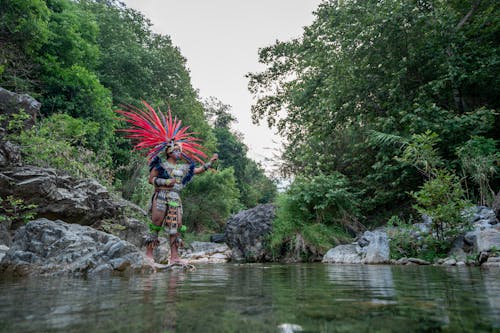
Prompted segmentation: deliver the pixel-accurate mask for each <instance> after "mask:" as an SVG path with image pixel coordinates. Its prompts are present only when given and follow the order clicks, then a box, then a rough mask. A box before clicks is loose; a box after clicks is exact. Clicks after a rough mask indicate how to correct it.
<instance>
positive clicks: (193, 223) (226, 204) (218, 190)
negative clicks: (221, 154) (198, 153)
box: [181, 168, 241, 232]
mask: <svg viewBox="0 0 500 333" xmlns="http://www.w3.org/2000/svg"><path fill="white" fill-rule="evenodd" d="M181 196H182V206H183V210H184V216H183V220H184V222H185V223H186V225H187V226H188V227H189V228H190V230H191V231H195V232H203V231H215V232H219V231H221V230H222V227H223V226H224V223H225V222H226V219H227V218H228V217H229V215H230V214H231V213H234V212H236V211H237V210H239V209H240V208H241V205H240V204H239V200H238V199H239V192H238V188H237V187H236V180H235V177H234V171H233V168H227V169H224V170H222V171H218V172H215V171H207V172H205V173H204V174H202V175H197V176H194V178H193V180H192V181H191V182H190V183H189V184H188V185H187V186H186V188H185V189H184V191H183V192H182V193H181Z"/></svg>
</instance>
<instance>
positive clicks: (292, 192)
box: [268, 173, 358, 260]
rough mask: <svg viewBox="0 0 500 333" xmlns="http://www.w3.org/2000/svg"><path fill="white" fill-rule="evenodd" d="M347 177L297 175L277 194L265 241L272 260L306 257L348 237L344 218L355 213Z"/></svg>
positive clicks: (356, 211)
mask: <svg viewBox="0 0 500 333" xmlns="http://www.w3.org/2000/svg"><path fill="white" fill-rule="evenodd" d="M357 202H358V200H357V198H356V196H355V195H353V194H352V193H351V192H350V191H349V187H348V182H347V178H346V177H344V176H343V175H341V174H339V173H337V174H333V175H330V176H325V175H321V176H318V177H314V178H311V179H306V178H297V179H295V181H294V182H293V184H292V185H291V187H290V189H289V190H288V191H287V193H285V194H282V195H280V196H279V198H278V201H277V216H276V219H275V220H274V222H273V230H272V233H271V235H270V237H269V240H268V247H269V248H270V250H271V252H272V253H273V256H274V258H275V259H280V258H287V259H292V260H309V259H314V258H317V257H318V256H320V255H322V254H324V253H325V252H326V251H327V250H328V249H329V248H331V247H332V246H334V245H336V244H339V243H343V242H346V241H347V240H348V239H350V237H349V235H348V233H347V231H346V229H345V227H344V226H345V224H346V218H347V217H349V216H355V215H356V214H358V210H357Z"/></svg>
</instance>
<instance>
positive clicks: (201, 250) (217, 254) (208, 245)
mask: <svg viewBox="0 0 500 333" xmlns="http://www.w3.org/2000/svg"><path fill="white" fill-rule="evenodd" d="M181 257H182V258H183V259H186V260H188V261H189V262H190V263H201V262H204V263H224V262H228V261H230V260H231V249H230V248H229V246H227V244H223V243H213V242H197V241H196V242H192V243H191V244H190V245H189V247H188V249H187V251H186V252H185V253H183V254H182V255H181Z"/></svg>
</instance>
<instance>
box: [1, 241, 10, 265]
mask: <svg viewBox="0 0 500 333" xmlns="http://www.w3.org/2000/svg"><path fill="white" fill-rule="evenodd" d="M7 251H9V247H8V246H6V245H0V262H1V261H2V259H3V257H5V254H6V253H7Z"/></svg>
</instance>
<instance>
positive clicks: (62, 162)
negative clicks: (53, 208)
mask: <svg viewBox="0 0 500 333" xmlns="http://www.w3.org/2000/svg"><path fill="white" fill-rule="evenodd" d="M93 128H94V126H93V124H92V123H87V122H85V121H84V120H81V119H74V118H72V117H70V116H68V115H54V116H51V117H48V118H47V119H45V120H44V121H43V122H41V123H40V124H39V125H38V126H37V127H36V128H33V129H31V130H28V131H23V132H21V133H20V135H18V136H16V137H12V138H11V139H13V140H15V141H17V142H18V143H20V144H21V146H22V154H23V161H24V163H25V164H30V165H35V166H39V167H46V168H55V169H59V170H64V171H66V172H68V173H69V174H71V175H73V176H75V177H77V178H95V179H98V180H99V181H101V182H103V183H104V184H107V185H110V184H111V181H112V179H113V172H112V171H111V170H109V169H108V166H109V165H110V164H111V161H110V157H109V154H108V153H107V151H106V150H101V151H99V153H98V154H96V153H94V152H93V151H92V150H89V149H87V148H85V147H84V146H82V145H81V144H83V143H85V134H88V133H92V130H93ZM73 135H75V136H74V137H73Z"/></svg>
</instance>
